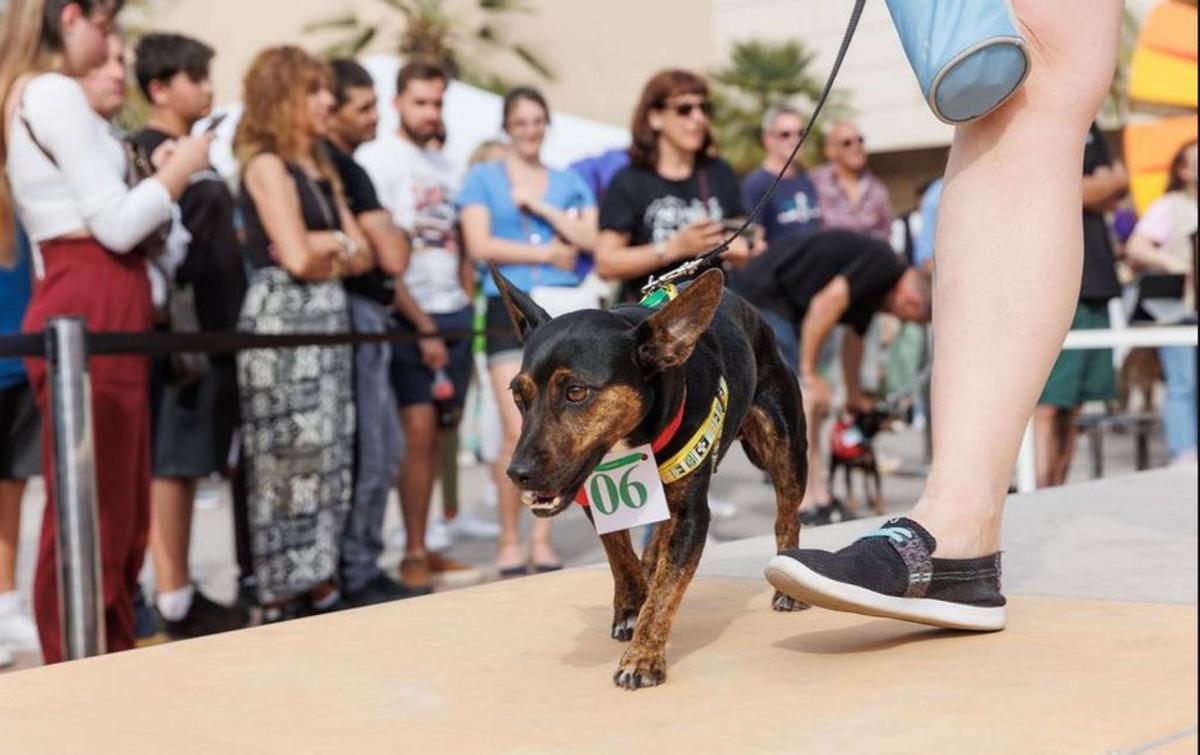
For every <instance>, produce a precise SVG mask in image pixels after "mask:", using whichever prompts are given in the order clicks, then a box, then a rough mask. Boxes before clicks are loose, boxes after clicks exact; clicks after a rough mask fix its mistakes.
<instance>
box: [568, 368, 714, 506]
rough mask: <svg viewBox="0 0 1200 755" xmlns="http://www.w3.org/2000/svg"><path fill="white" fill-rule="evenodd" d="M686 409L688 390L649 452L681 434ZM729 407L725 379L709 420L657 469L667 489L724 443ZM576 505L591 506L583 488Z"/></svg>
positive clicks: (706, 419)
mask: <svg viewBox="0 0 1200 755" xmlns="http://www.w3.org/2000/svg"><path fill="white" fill-rule="evenodd" d="M686 406H687V389H686V388H685V389H684V393H683V396H682V397H681V398H680V399H679V411H677V412H675V417H674V418H673V419H672V420H671V421H670V422H669V423H667V426H666V427H665V428H663V431H662V432H661V433H659V434H658V437H657V438H655V439H654V441H653V442H652V443H651V444H650V448H651V449H652V450H653V451H654V453H655V454H657V453H658V452H659V451H661V450H663V449H664V448H666V447H667V444H669V443H670V442H671V440H672V439H673V438H674V437H675V434H676V433H677V432H679V427H680V425H682V424H683V410H684V408H685V407H686ZM728 407H729V386H728V385H726V383H725V378H724V377H722V378H721V379H720V382H719V383H718V384H717V395H716V396H714V397H713V400H712V406H711V407H710V408H709V410H708V416H707V417H705V418H704V421H703V422H702V423H700V427H698V428H696V432H694V433H692V437H691V438H689V439H688V442H687V443H685V444H684V445H683V448H681V449H679V450H678V451H677V452H675V455H673V456H672V457H671V458H669V459H667V460H666V461H664V462H662V463H661V464H659V465H658V476H659V478H660V479H662V481H663V484H664V485H669V484H671V483H672V482H677V481H679V480H682V479H683V478H684V477H687V476H688V475H690V474H691V473H692V472H695V471H696V470H697V469H699V468H700V465H701V464H703V463H704V460H705V459H707V458H708V455H709V454H710V453H712V450H713V448H715V447H716V446H717V445H718V444H719V443H720V442H721V430H722V429H723V428H724V427H725V412H726V410H727V409H728ZM575 502H576V503H578V504H579V505H580V506H587V505H588V499H587V493H585V492H584V489H583V488H580V489H579V493H578V494H576V496H575Z"/></svg>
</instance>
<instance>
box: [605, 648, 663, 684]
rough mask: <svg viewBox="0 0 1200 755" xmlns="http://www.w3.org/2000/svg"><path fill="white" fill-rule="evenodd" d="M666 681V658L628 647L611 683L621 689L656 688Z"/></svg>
mask: <svg viewBox="0 0 1200 755" xmlns="http://www.w3.org/2000/svg"><path fill="white" fill-rule="evenodd" d="M666 680H667V656H666V654H665V653H663V652H661V651H660V652H651V651H645V650H642V649H640V648H637V647H630V648H629V649H628V650H626V651H625V654H624V655H622V656H621V663H620V665H618V666H617V672H616V673H615V674H613V683H614V684H616V685H617V686H618V687H621V688H622V689H639V688H641V687H656V686H658V685H659V684H662V683H663V682H664V681H666Z"/></svg>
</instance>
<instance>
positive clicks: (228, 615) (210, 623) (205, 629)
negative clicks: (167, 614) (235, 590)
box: [163, 587, 250, 640]
mask: <svg viewBox="0 0 1200 755" xmlns="http://www.w3.org/2000/svg"><path fill="white" fill-rule="evenodd" d="M249 624H250V614H249V612H248V611H247V610H246V609H245V608H244V607H243V606H239V605H233V606H226V605H222V604H220V603H217V602H216V601H214V600H211V599H209V597H208V596H207V595H205V594H204V593H202V592H200V588H198V587H197V588H195V591H194V592H193V593H192V605H191V606H190V607H189V608H188V612H187V614H186V615H184V617H183V618H182V619H180V620H179V621H167V620H166V619H163V628H164V629H166V630H167V634H168V635H170V636H171V639H173V640H186V639H190V638H192V637H204V636H206V635H210V634H220V633H221V632H230V631H233V630H235V629H242V628H244V627H246V626H248V625H249Z"/></svg>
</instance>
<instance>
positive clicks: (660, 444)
mask: <svg viewBox="0 0 1200 755" xmlns="http://www.w3.org/2000/svg"><path fill="white" fill-rule="evenodd" d="M686 406H687V386H684V389H683V395H682V396H680V397H679V411H677V412H675V416H674V417H673V418H672V419H671V421H670V422H668V423H667V426H666V427H664V428H663V431H662V432H661V433H659V434H658V437H657V438H655V439H654V441H653V442H652V443H651V444H650V448H651V449H653V451H654V453H658V452H659V451H661V450H663V449H664V448H666V447H667V444H668V443H670V442H671V439H672V438H674V437H675V433H677V432H679V426H680V425H682V424H683V410H684V407H686Z"/></svg>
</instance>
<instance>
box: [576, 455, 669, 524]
mask: <svg viewBox="0 0 1200 755" xmlns="http://www.w3.org/2000/svg"><path fill="white" fill-rule="evenodd" d="M583 490H584V492H585V493H586V494H587V499H588V505H589V506H590V507H591V509H592V521H593V522H594V523H595V525H596V534H599V535H605V534H608V533H609V532H619V531H620V530H627V529H631V528H633V527H637V526H640V525H643V524H653V523H654V522H662V521H665V520H667V519H670V518H671V512H670V510H669V509H668V508H667V494H666V492H665V491H664V490H663V484H662V479H660V478H659V476H658V462H657V461H655V459H654V451H653V449H651V448H650V444H648V443H647V444H646V445H644V446H638V447H637V448H632V449H626V450H623V451H614V452H611V453H609V454H606V455H605V457H604V459H603V460H602V461H601V462H600V466H598V467H596V469H595V470H593V471H592V474H591V476H590V477H588V478H587V482H585V483H584V484H583Z"/></svg>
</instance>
